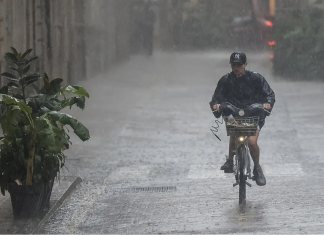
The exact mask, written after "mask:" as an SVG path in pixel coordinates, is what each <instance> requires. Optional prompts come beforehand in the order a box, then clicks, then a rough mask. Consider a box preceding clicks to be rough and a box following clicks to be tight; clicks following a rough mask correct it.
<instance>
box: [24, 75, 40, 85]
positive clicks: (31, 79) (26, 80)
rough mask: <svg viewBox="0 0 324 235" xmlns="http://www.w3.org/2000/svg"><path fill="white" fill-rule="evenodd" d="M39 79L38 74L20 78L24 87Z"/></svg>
mask: <svg viewBox="0 0 324 235" xmlns="http://www.w3.org/2000/svg"><path fill="white" fill-rule="evenodd" d="M39 79H40V76H39V75H38V74H32V75H28V76H26V77H24V78H23V79H22V84H23V86H24V87H26V86H28V85H30V84H32V83H34V82H36V81H38V80H39Z"/></svg>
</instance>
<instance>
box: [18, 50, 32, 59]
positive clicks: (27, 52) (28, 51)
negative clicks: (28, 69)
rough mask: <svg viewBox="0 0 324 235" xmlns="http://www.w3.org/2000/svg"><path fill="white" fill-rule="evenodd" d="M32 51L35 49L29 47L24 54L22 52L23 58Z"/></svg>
mask: <svg viewBox="0 0 324 235" xmlns="http://www.w3.org/2000/svg"><path fill="white" fill-rule="evenodd" d="M32 51H33V49H28V50H27V51H26V52H25V53H24V54H22V56H21V59H24V58H25V57H26V56H27V55H29V53H30V52H32Z"/></svg>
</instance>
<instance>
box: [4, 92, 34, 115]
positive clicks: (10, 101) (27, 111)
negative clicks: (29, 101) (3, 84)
mask: <svg viewBox="0 0 324 235" xmlns="http://www.w3.org/2000/svg"><path fill="white" fill-rule="evenodd" d="M0 101H3V102H4V103H6V104H16V105H18V106H19V108H20V109H21V110H22V111H23V112H24V113H25V114H31V112H32V108H31V107H29V106H27V105H26V104H25V103H24V102H23V101H20V100H18V99H16V98H14V97H12V96H9V95H1V94H0Z"/></svg>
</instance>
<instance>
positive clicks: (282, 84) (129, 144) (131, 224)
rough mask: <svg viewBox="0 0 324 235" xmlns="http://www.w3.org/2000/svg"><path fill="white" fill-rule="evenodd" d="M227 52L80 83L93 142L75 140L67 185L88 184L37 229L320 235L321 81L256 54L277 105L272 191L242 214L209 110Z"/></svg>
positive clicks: (155, 62) (255, 194) (254, 191)
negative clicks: (282, 71)
mask: <svg viewBox="0 0 324 235" xmlns="http://www.w3.org/2000/svg"><path fill="white" fill-rule="evenodd" d="M229 55H230V52H224V51H223V52H216V51H215V52H204V53H155V54H154V55H153V56H152V57H142V56H134V57H132V58H131V59H130V60H129V61H127V62H125V63H123V64H121V65H119V66H117V67H115V68H113V69H111V70H110V71H109V73H107V74H102V75H100V76H98V77H96V78H92V79H88V80H87V81H86V82H84V83H83V84H81V85H83V86H84V87H85V88H86V89H87V90H88V92H89V93H90V99H89V100H88V101H87V103H86V108H85V110H84V111H80V110H76V109H72V110H71V111H68V112H70V113H71V114H72V115H73V116H75V117H76V118H77V119H78V120H80V121H81V122H82V123H83V124H85V125H86V126H87V127H88V128H89V130H90V133H91V138H90V140H89V141H88V142H85V143H83V142H81V141H80V140H78V139H77V138H76V137H75V136H73V133H71V137H72V142H73V145H72V147H71V149H70V150H68V151H67V155H68V159H67V161H66V167H67V168H66V169H64V170H63V171H62V175H61V177H64V176H79V177H81V178H82V179H83V182H82V183H81V184H80V186H79V187H78V188H77V190H76V191H75V192H74V193H73V194H72V195H71V196H70V197H69V198H68V199H67V200H66V201H65V203H64V204H63V205H62V207H61V208H60V209H59V210H58V211H57V212H56V213H55V214H54V216H53V217H52V218H51V219H50V220H49V221H48V222H47V223H46V224H45V226H44V227H43V229H42V230H41V232H40V233H114V234H126V233H133V234H139V233H141V234H143V233H144V234H152V233H153V234H170V233H188V234H190V233H191V234H200V233H203V234H208V233H209V234H210V233H224V234H227V233H248V234H249V233H253V234H255V233H261V234H262V233H289V234H292V233H302V234H305V233H323V232H324V214H323V209H324V203H323V202H324V197H323V196H324V191H323V186H324V181H323V179H324V177H323V176H324V174H323V173H324V169H323V163H324V158H323V155H322V152H323V150H324V139H323V137H322V135H323V133H324V125H323V114H324V111H323V108H322V104H321V102H322V100H323V98H324V94H323V90H324V84H323V83H320V82H307V81H306V82H305V81H304V82H294V83H293V82H287V81H284V80H282V79H281V78H279V77H274V76H273V74H272V71H271V63H270V61H269V57H268V53H267V52H262V53H255V52H250V53H249V52H247V57H248V61H249V65H248V68H249V69H251V70H254V71H257V72H260V73H261V74H262V75H264V77H265V78H266V79H267V80H268V82H269V84H270V86H271V87H272V88H273V90H274V91H275V93H276V100H277V101H276V104H275V107H274V110H273V114H272V115H271V116H270V117H268V118H267V119H266V124H265V126H264V128H263V129H262V131H261V134H260V138H259V146H260V148H261V158H260V164H261V166H262V167H263V169H264V173H265V176H266V178H267V185H266V186H264V187H259V186H257V185H256V184H255V182H251V183H252V187H251V188H247V204H246V205H245V206H243V207H239V206H238V188H237V187H235V188H233V186H232V184H233V183H234V175H232V174H226V175H225V174H224V173H222V172H221V171H220V170H219V167H220V166H221V164H223V162H224V160H225V154H227V146H228V137H227V136H226V132H225V127H224V125H221V126H220V128H219V132H218V134H219V137H220V138H221V140H222V141H219V140H217V139H216V138H215V137H214V136H213V134H212V133H211V131H210V128H211V126H212V125H215V122H214V121H215V118H214V116H213V115H212V113H211V112H210V109H209V104H208V103H209V101H210V100H211V96H212V94H213V92H214V89H215V87H216V84H217V81H218V80H219V79H220V77H221V76H222V75H223V74H225V73H227V72H229V71H230V67H229V64H228V57H229Z"/></svg>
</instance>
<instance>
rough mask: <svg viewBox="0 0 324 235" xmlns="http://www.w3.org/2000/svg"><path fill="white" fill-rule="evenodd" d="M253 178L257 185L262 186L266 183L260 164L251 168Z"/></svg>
mask: <svg viewBox="0 0 324 235" xmlns="http://www.w3.org/2000/svg"><path fill="white" fill-rule="evenodd" d="M253 175H254V180H255V182H256V184H257V185H259V186H264V185H266V183H267V182H266V178H265V177H264V174H263V171H262V168H261V166H260V165H259V166H257V167H254V169H253Z"/></svg>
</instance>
